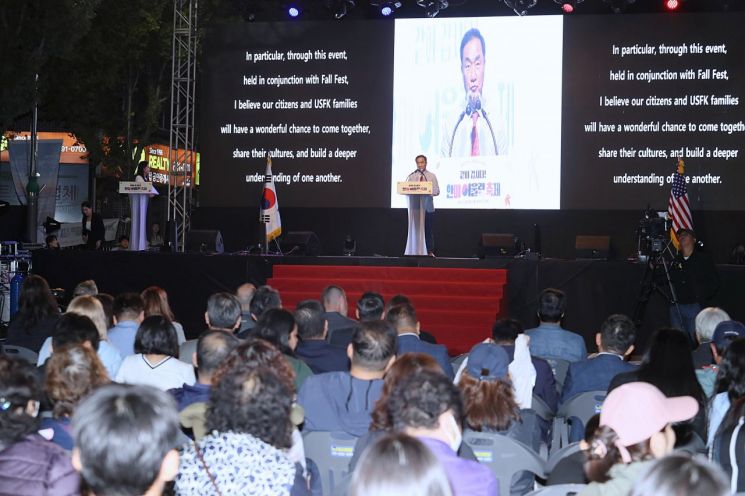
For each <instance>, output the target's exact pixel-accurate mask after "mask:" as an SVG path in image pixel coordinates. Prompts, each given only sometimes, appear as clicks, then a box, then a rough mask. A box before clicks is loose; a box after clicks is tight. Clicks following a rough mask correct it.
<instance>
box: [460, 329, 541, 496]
mask: <svg viewBox="0 0 745 496" xmlns="http://www.w3.org/2000/svg"><path fill="white" fill-rule="evenodd" d="M509 365H510V358H509V356H508V355H507V352H506V351H505V350H504V349H503V348H502V347H501V346H499V345H496V344H492V343H479V344H477V345H476V346H474V347H473V349H471V352H470V353H469V354H468V363H467V364H466V367H465V369H464V370H463V373H462V374H461V375H460V379H459V381H458V388H459V389H460V391H461V393H462V395H463V413H464V424H465V426H466V427H467V428H469V429H471V430H473V431H478V432H496V433H500V434H504V435H506V436H507V437H509V438H512V439H515V440H517V441H520V442H521V443H523V444H525V445H526V446H529V447H531V448H532V449H533V450H534V451H535V452H536V453H537V452H538V450H539V449H540V444H541V428H540V425H539V424H538V417H537V416H536V414H535V412H533V411H532V410H520V407H519V406H518V404H517V401H516V399H515V393H514V391H513V389H512V381H511V380H510V372H509ZM532 486H533V476H532V475H531V474H530V473H529V472H521V473H520V476H519V477H518V478H517V479H514V480H513V482H512V485H511V488H510V492H511V493H512V494H525V493H526V492H528V491H530V490H531V488H532Z"/></svg>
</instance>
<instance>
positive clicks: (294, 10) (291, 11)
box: [287, 7, 300, 19]
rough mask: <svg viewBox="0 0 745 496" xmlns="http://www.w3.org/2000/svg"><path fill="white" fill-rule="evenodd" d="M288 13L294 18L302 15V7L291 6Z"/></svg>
mask: <svg viewBox="0 0 745 496" xmlns="http://www.w3.org/2000/svg"><path fill="white" fill-rule="evenodd" d="M287 15H289V16H290V17H292V18H293V19H294V18H296V17H297V16H299V15H300V9H298V8H297V7H290V8H289V9H287Z"/></svg>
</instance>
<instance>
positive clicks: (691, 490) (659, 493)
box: [629, 452, 730, 496]
mask: <svg viewBox="0 0 745 496" xmlns="http://www.w3.org/2000/svg"><path fill="white" fill-rule="evenodd" d="M686 494H705V495H706V496H728V495H729V494H730V488H729V483H728V481H727V479H726V478H725V476H724V473H723V472H722V469H721V468H720V467H719V466H717V465H714V464H713V463H711V462H709V461H708V460H706V458H703V457H700V456H694V457H691V455H689V454H687V453H682V452H681V453H670V454H669V455H667V456H666V457H664V458H660V459H659V460H655V461H654V462H653V463H652V465H651V466H650V467H649V469H648V470H647V471H646V472H645V473H644V475H643V476H642V477H641V479H639V480H638V481H637V482H636V484H634V488H633V489H632V490H631V492H630V493H629V495H630V496H682V495H686Z"/></svg>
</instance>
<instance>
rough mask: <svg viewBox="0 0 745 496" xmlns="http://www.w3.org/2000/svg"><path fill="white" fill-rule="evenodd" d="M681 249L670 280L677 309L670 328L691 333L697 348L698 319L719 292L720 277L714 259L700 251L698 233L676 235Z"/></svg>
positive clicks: (672, 308)
mask: <svg viewBox="0 0 745 496" xmlns="http://www.w3.org/2000/svg"><path fill="white" fill-rule="evenodd" d="M676 236H677V238H678V242H679V243H680V249H679V250H678V255H677V256H676V257H675V260H674V261H673V264H672V268H671V271H670V280H671V282H672V284H673V287H674V288H675V296H676V297H677V298H676V301H677V305H671V306H670V325H671V326H672V327H676V328H678V329H681V330H683V331H686V332H687V333H688V336H689V339H690V341H691V346H692V347H695V344H696V334H695V333H696V316H697V315H698V313H699V312H700V311H701V309H702V308H705V307H708V306H712V305H711V303H712V301H713V299H714V297H715V296H716V294H717V291H719V275H718V273H717V269H716V266H715V265H714V261H713V260H712V258H711V256H709V255H708V254H707V253H706V252H703V251H701V250H697V249H696V247H697V242H696V233H694V232H693V230H692V229H686V228H681V229H678V232H677V233H676Z"/></svg>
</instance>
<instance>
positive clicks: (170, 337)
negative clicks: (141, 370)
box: [135, 315, 179, 357]
mask: <svg viewBox="0 0 745 496" xmlns="http://www.w3.org/2000/svg"><path fill="white" fill-rule="evenodd" d="M178 351H179V348H178V337H177V335H176V329H175V328H174V327H173V324H171V321H170V320H168V319H167V318H166V317H164V316H162V315H152V316H150V317H147V318H146V319H145V320H143V321H142V324H140V327H139V328H138V329H137V334H136V335H135V353H142V354H143V355H165V356H170V357H177V356H178Z"/></svg>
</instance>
